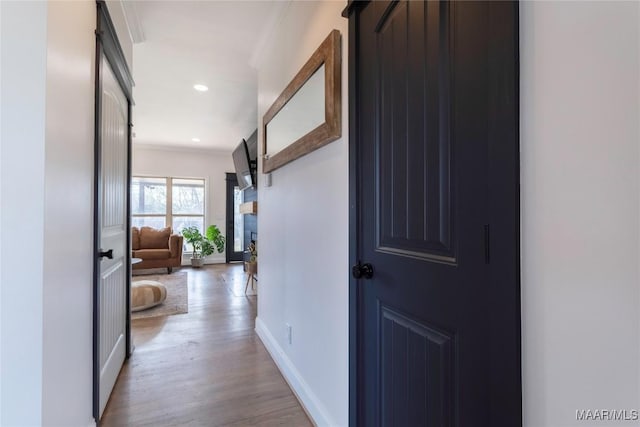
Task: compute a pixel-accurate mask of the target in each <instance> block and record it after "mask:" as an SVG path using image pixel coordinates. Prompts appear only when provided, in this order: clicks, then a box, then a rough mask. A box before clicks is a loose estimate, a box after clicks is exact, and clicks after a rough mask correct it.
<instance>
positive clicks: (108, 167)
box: [98, 56, 128, 416]
mask: <svg viewBox="0 0 640 427" xmlns="http://www.w3.org/2000/svg"><path fill="white" fill-rule="evenodd" d="M101 61H102V70H103V74H102V88H101V90H102V101H101V121H100V132H101V162H100V168H101V174H100V177H101V187H100V190H101V198H100V202H101V203H100V211H99V212H98V218H99V221H100V224H99V227H100V228H99V229H100V248H101V250H102V251H108V250H112V251H113V258H112V259H109V258H107V257H103V258H102V260H101V261H100V275H99V278H100V280H99V288H98V292H99V307H98V310H99V314H98V319H99V326H98V330H99V341H98V344H99V349H98V355H99V360H100V416H102V413H103V412H104V408H105V406H106V405H107V401H108V400H109V396H110V395H111V391H112V390H113V386H114V385H115V383H116V380H117V378H118V374H119V372H120V368H121V367H122V364H123V363H124V359H125V355H126V338H125V333H126V316H127V313H126V292H127V268H126V266H127V264H126V263H127V262H128V256H127V253H126V247H127V238H128V233H127V229H126V224H127V218H126V215H127V206H126V200H127V174H128V172H127V156H128V147H127V138H128V120H127V117H128V103H127V99H126V97H125V96H124V93H123V92H122V89H121V88H120V85H119V84H118V82H117V80H116V78H115V76H114V74H113V71H112V69H111V67H110V66H109V63H108V61H107V60H106V59H105V58H104V56H103V57H102V58H101Z"/></svg>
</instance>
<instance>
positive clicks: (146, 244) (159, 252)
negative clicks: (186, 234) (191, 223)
mask: <svg viewBox="0 0 640 427" xmlns="http://www.w3.org/2000/svg"><path fill="white" fill-rule="evenodd" d="M131 248H132V250H133V257H134V258H140V259H142V262H139V263H137V264H134V265H133V269H134V270H141V269H145V268H166V269H167V272H169V273H171V271H173V267H180V265H181V264H182V236H181V235H179V234H171V227H166V228H163V229H160V230H157V229H155V228H151V227H141V228H140V229H138V227H132V228H131Z"/></svg>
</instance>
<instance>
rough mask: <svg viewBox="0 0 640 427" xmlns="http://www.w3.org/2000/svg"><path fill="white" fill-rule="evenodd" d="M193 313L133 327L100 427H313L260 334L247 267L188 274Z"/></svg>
mask: <svg viewBox="0 0 640 427" xmlns="http://www.w3.org/2000/svg"><path fill="white" fill-rule="evenodd" d="M182 271H187V272H188V275H189V285H188V286H189V312H188V313H187V314H179V315H173V316H167V317H156V318H150V319H139V320H135V321H133V326H132V330H133V342H134V344H135V347H136V348H135V351H134V353H133V355H132V356H131V358H130V359H129V361H128V362H126V363H125V366H124V367H123V368H122V371H121V373H120V377H119V378H118V381H117V383H116V386H115V389H114V391H113V394H112V395H111V399H110V400H109V403H108V404H107V408H106V410H105V412H104V415H103V417H102V421H101V426H104V427H109V426H114V427H115V426H117V427H123V426H252V425H260V426H276V425H284V426H310V425H311V422H310V421H309V419H308V418H307V416H306V414H305V412H304V411H303V409H302V407H301V406H300V404H299V402H298V401H297V399H296V398H295V396H294V395H293V393H292V392H291V390H290V389H289V386H288V385H287V383H286V382H285V380H284V378H283V377H282V375H281V374H280V371H278V368H277V367H276V365H275V363H274V362H273V360H272V359H271V357H270V356H269V353H268V352H267V350H266V349H265V348H264V346H263V345H262V342H261V341H260V339H259V338H258V336H257V335H256V333H255V332H254V320H255V316H256V305H257V300H256V297H255V296H245V295H244V285H245V283H246V276H244V274H243V271H242V266H241V265H239V264H234V265H230V266H226V265H212V266H206V267H205V268H203V269H200V270H197V269H191V268H183V269H182Z"/></svg>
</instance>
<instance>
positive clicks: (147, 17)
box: [127, 0, 285, 150]
mask: <svg viewBox="0 0 640 427" xmlns="http://www.w3.org/2000/svg"><path fill="white" fill-rule="evenodd" d="M127 3H129V5H128V7H127V9H128V13H127V19H128V22H129V25H130V27H131V33H132V35H133V38H134V43H135V42H137V43H135V44H134V47H133V77H134V80H135V83H136V85H135V87H134V92H133V97H134V100H135V107H134V112H133V118H134V133H135V137H134V140H133V141H134V143H135V144H145V145H154V146H173V147H193V148H202V149H214V150H231V149H233V148H234V147H235V146H236V145H237V144H238V142H239V141H240V140H241V139H242V138H247V137H248V136H249V135H251V133H252V132H253V131H254V130H255V129H256V126H257V117H256V116H257V71H256V69H255V67H254V66H252V65H251V64H252V63H255V62H256V58H257V57H259V54H260V50H261V46H262V45H263V43H264V40H265V38H266V37H267V36H268V35H269V34H270V31H271V28H272V27H274V26H275V24H276V23H277V19H278V16H279V15H280V13H281V11H282V10H283V5H284V4H285V2H282V1H272V0H263V1H135V2H127ZM132 15H134V19H131V17H132ZM132 24H133V25H132ZM134 27H136V28H134ZM195 84H204V85H206V86H208V88H209V90H208V91H207V92H198V91H196V90H195V89H194V88H193V86H194V85H195ZM193 138H197V139H199V141H194V140H193Z"/></svg>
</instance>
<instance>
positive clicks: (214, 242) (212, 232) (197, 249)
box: [182, 225, 225, 258]
mask: <svg viewBox="0 0 640 427" xmlns="http://www.w3.org/2000/svg"><path fill="white" fill-rule="evenodd" d="M205 234H206V236H203V235H202V233H200V230H199V229H198V227H195V226H192V227H186V228H184V229H183V230H182V236H183V237H184V239H185V240H186V241H187V243H188V244H190V245H192V246H193V258H203V257H206V256H209V255H212V254H213V253H215V251H216V250H217V251H218V252H219V253H222V252H223V251H224V244H225V238H224V236H223V235H222V233H221V232H220V229H219V228H218V227H217V226H215V225H210V226H209V227H208V228H207V231H206V233H205Z"/></svg>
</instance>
